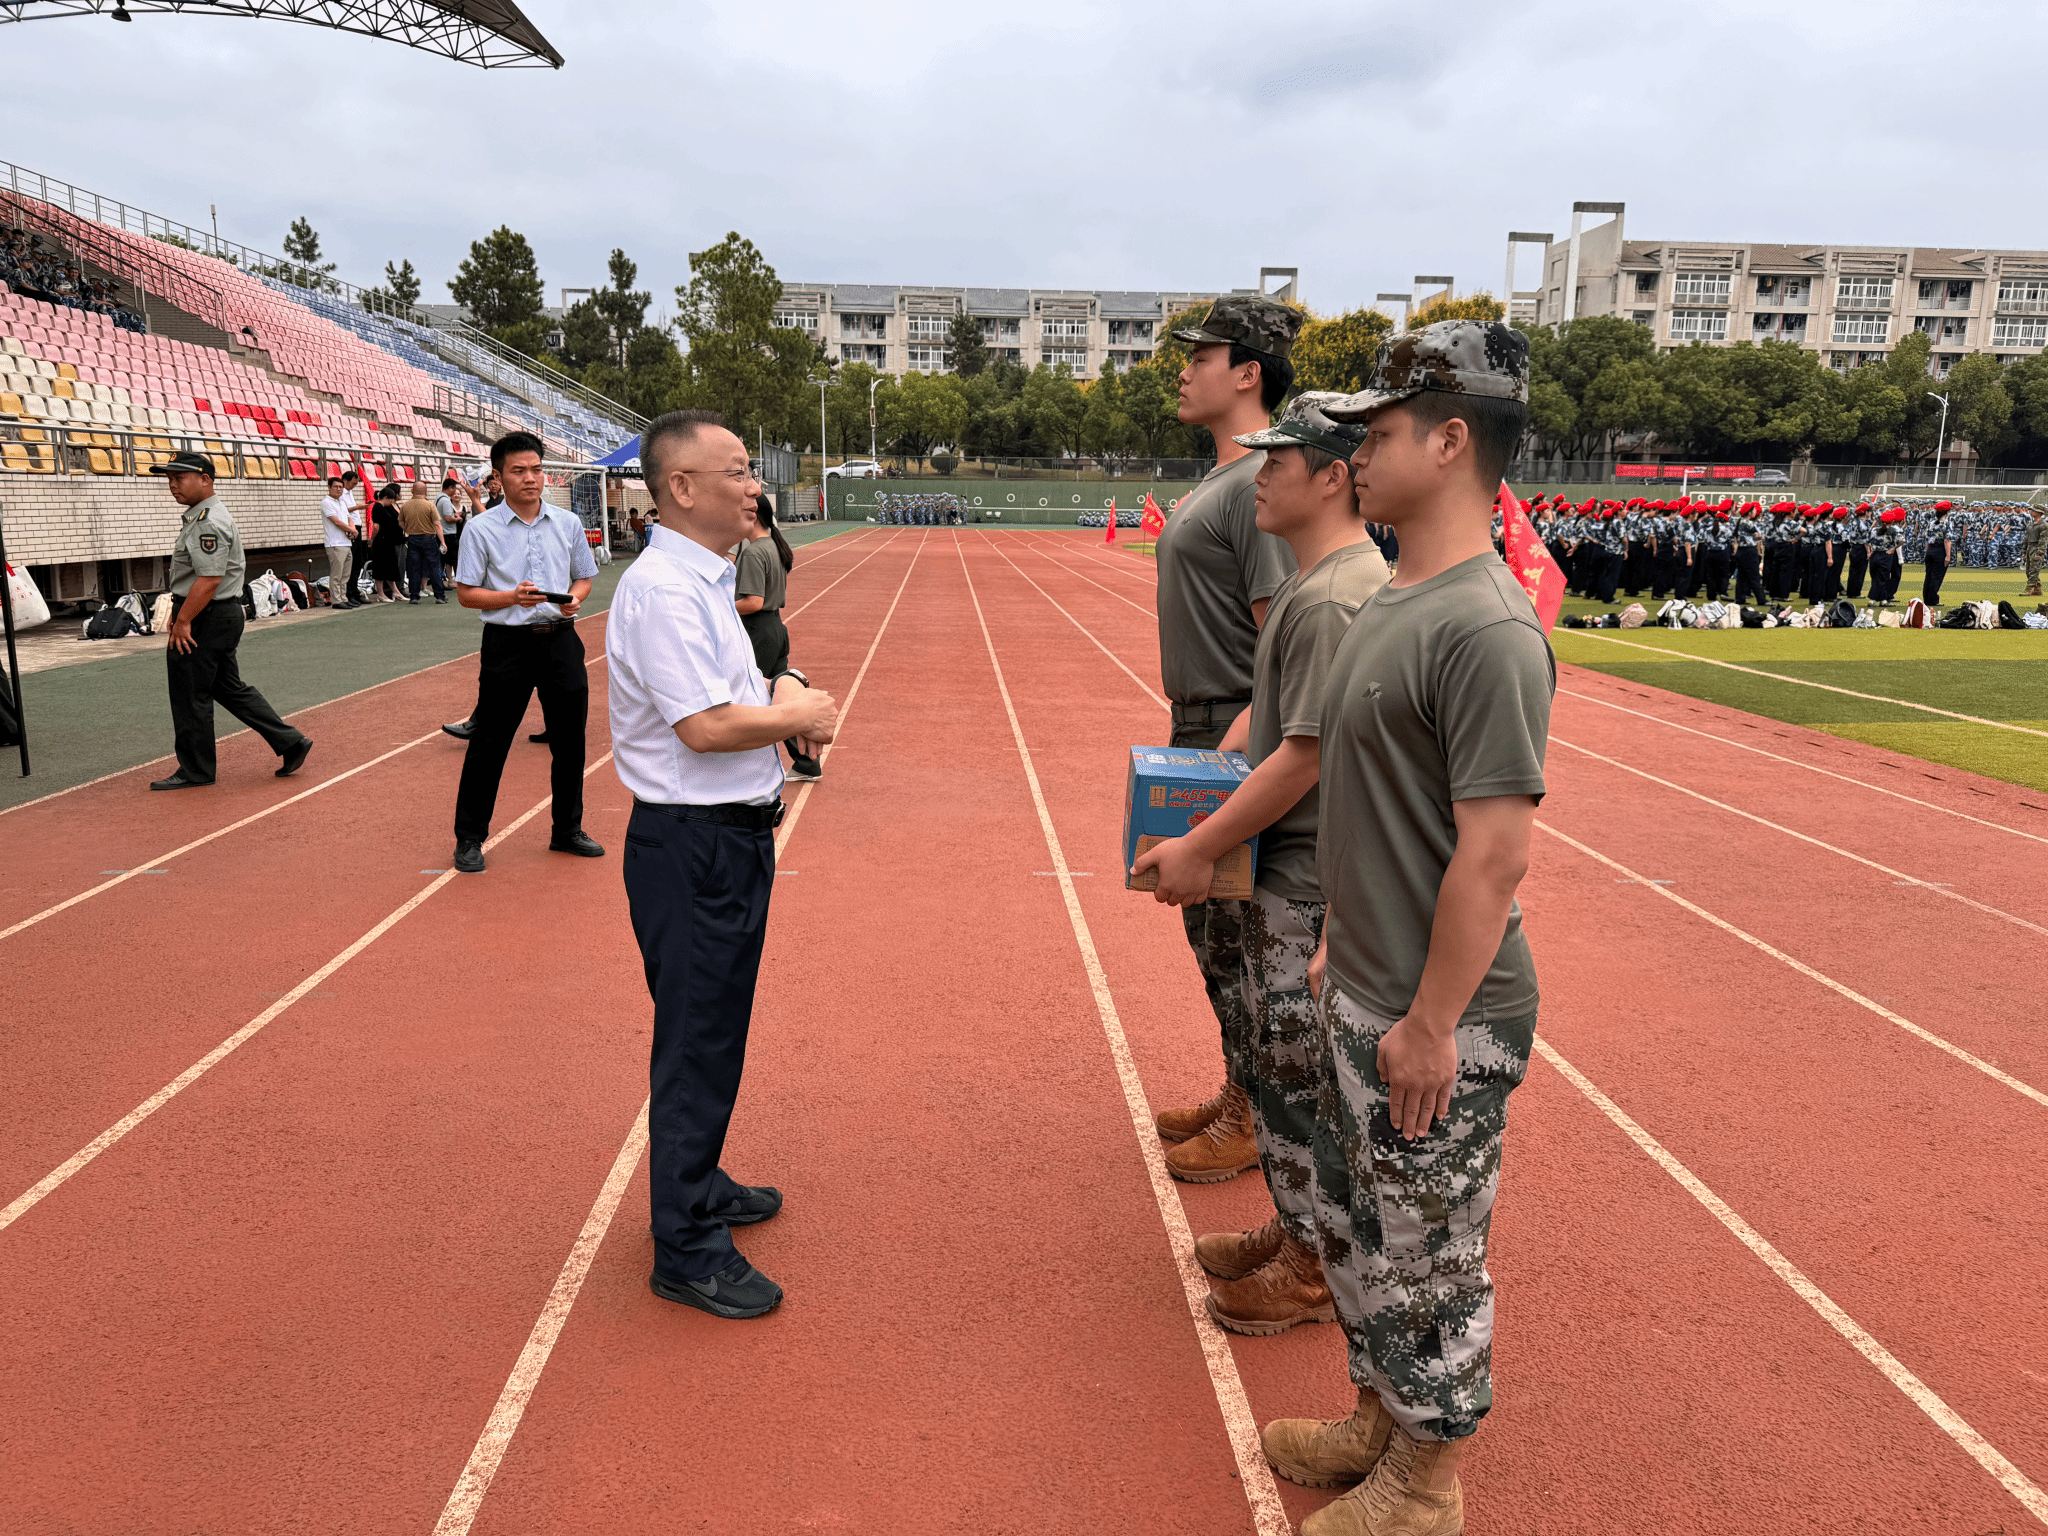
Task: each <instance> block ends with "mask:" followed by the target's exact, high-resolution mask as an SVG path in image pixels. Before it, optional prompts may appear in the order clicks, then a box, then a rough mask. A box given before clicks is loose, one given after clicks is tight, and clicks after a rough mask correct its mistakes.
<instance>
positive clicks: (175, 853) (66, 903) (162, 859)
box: [0, 725, 441, 939]
mask: <svg viewBox="0 0 2048 1536" xmlns="http://www.w3.org/2000/svg"><path fill="white" fill-rule="evenodd" d="M440 734H441V728H440V727H439V726H438V725H437V726H435V727H434V728H433V729H432V730H431V731H428V732H427V733H426V735H424V736H415V737H414V738H413V739H412V740H411V741H408V742H406V743H405V744H404V745H402V746H397V747H393V748H392V749H391V750H390V751H389V752H386V753H385V754H384V755H383V756H382V757H373V758H371V759H370V760H369V761H368V762H366V763H358V764H357V765H356V766H355V767H353V768H350V769H348V770H347V771H346V772H343V773H337V774H336V775H335V776H334V777H333V778H331V779H323V780H322V781H321V782H320V783H318V784H315V785H314V786H313V787H312V788H311V789H304V790H301V791H299V793H297V794H296V795H293V796H292V797H291V798H290V799H288V800H279V801H277V802H276V803H275V804H274V805H266V806H265V807H264V808H263V809H262V810H260V811H257V812H255V813H254V814H252V815H248V816H244V817H243V818H242V819H241V820H240V821H233V822H229V823H228V824H227V825H226V826H224V827H222V828H221V829H220V830H219V831H217V832H209V833H207V834H206V835H205V836H204V837H195V838H194V839H192V841H191V842H189V843H185V844H183V845H181V846H179V847H176V848H173V849H172V850H171V851H170V852H169V853H160V854H158V855H157V856H156V857H155V858H153V859H151V860H150V864H151V865H152V866H158V865H164V864H168V863H170V862H171V860H173V859H175V858H177V857H179V856H180V855H181V854H187V853H190V852H191V851H192V850H193V849H195V848H204V847H205V846H206V845H207V844H208V843H210V842H213V841H215V840H216V839H218V838H223V837H226V836H227V835H228V834H229V833H230V832H239V831H241V830H242V828H244V827H246V826H249V825H250V824H252V823H254V822H258V821H261V820H262V819H263V818H264V817H266V816H272V815H275V814H276V813H277V812H279V811H281V810H283V809H285V807H287V806H292V805H297V804H298V803H299V802H300V801H301V800H306V799H310V798H311V797H312V796H314V795H317V794H319V793H320V791H322V790H323V789H331V788H333V787H334V786H335V785H336V784H339V783H340V782H341V781H342V780H343V779H352V778H354V777H355V776H356V775H357V774H359V773H362V772H363V771H365V770H366V769H370V768H374V767H376V766H377V765H378V764H379V763H385V762H389V761H390V760H391V759H392V758H394V757H396V756H398V754H399V753H401V752H409V751H411V750H412V749H413V748H414V747H416V746H418V745H419V744H420V743H421V742H423V741H432V740H433V739H434V738H435V737H436V736H438V735H440ZM107 873H110V874H112V875H113V876H114V877H115V878H114V879H112V880H102V881H101V882H100V883H99V884H98V885H95V886H93V887H91V888H90V889H89V890H83V891H80V892H79V893H78V894H77V895H76V896H69V897H66V898H65V899H64V900H63V901H60V902H58V903H57V904H56V905H55V906H54V907H45V908H43V910H42V911H40V912H38V913H36V914H35V916H33V917H25V918H23V919H22V920H21V921H20V922H18V923H16V924H15V925H14V926H13V927H11V928H0V939H11V938H13V937H14V936H15V935H16V934H17V933H20V932H21V931H22V930H23V929H24V928H33V927H35V925H36V924H37V923H40V922H43V921H45V920H46V919H48V918H52V917H55V916H56V915H57V914H58V913H59V912H63V911H66V910H68V909H69V908H72V907H75V906H77V905H78V904H79V903H80V902H81V901H90V900H92V898H93V897H95V896H98V895H99V894H101V893H102V892H104V891H111V890H112V889H113V888H114V887H115V886H117V885H125V884H127V883H128V882H129V881H130V880H133V879H134V878H135V877H136V876H137V875H160V874H163V873H165V871H164V870H162V869H161V868H155V867H152V868H149V869H123V870H110V871H107Z"/></svg>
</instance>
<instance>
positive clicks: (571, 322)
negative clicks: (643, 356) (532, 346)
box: [562, 299, 625, 389]
mask: <svg viewBox="0 0 2048 1536" xmlns="http://www.w3.org/2000/svg"><path fill="white" fill-rule="evenodd" d="M624 351H625V349H624V348H623V347H619V346H615V345H614V344H613V341H612V328H611V324H610V322H609V321H607V320H606V319H605V317H604V315H603V313H602V312H601V311H600V310H599V309H598V307H597V305H596V304H594V303H592V302H591V301H590V300H589V299H578V300H577V301H576V302H575V303H574V304H571V305H570V306H569V307H568V309H566V310H564V311H563V313H562V362H563V365H564V366H565V367H569V368H574V369H578V370H581V371H586V372H587V371H588V370H589V369H591V368H592V367H603V368H606V369H608V370H609V371H610V372H612V373H617V374H622V375H623V373H624V369H623V367H622V366H621V365H622V363H623V361H624ZM583 382H584V383H586V384H589V385H590V386H591V388H593V389H595V388H597V385H596V384H595V383H594V382H593V381H592V380H590V379H588V378H586V379H584V381H583Z"/></svg>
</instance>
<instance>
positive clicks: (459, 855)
mask: <svg viewBox="0 0 2048 1536" xmlns="http://www.w3.org/2000/svg"><path fill="white" fill-rule="evenodd" d="M455 867H456V868H457V869H459V870H461V871H462V873H464V874H465V875H480V874H482V873H483V872H484V845H483V844H482V843H480V842H478V841H476V840H475V839H474V838H469V837H465V838H463V839H462V840H461V841H459V842H458V843H456V845H455Z"/></svg>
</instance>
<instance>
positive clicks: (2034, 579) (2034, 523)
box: [2020, 507, 2048, 597]
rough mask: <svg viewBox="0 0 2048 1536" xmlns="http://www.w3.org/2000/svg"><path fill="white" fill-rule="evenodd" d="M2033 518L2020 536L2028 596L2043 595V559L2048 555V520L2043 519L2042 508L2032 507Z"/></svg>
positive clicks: (2021, 563)
mask: <svg viewBox="0 0 2048 1536" xmlns="http://www.w3.org/2000/svg"><path fill="white" fill-rule="evenodd" d="M2027 510H2028V511H2029V512H2030V513H2032V518H2031V520H2030V521H2029V522H2028V523H2027V531H2026V532H2025V533H2024V534H2022V535H2021V536H2020V565H2021V566H2022V567H2023V568H2024V569H2025V571H2026V573H2027V596H2029V597H2039V596H2040V595H2041V561H2042V559H2043V558H2044V557H2048V522H2043V521H2042V519H2041V509H2040V508H2039V507H2030V508H2028V509H2027Z"/></svg>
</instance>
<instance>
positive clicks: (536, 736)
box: [526, 731, 548, 746]
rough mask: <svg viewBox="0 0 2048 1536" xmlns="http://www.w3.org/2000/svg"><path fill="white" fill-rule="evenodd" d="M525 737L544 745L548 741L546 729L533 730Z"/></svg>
mask: <svg viewBox="0 0 2048 1536" xmlns="http://www.w3.org/2000/svg"><path fill="white" fill-rule="evenodd" d="M526 739H527V740H528V741H537V742H539V743H540V744H541V745H542V746H546V745H547V743H548V733H547V732H546V731H535V732H534V733H533V734H532V735H531V736H529V737H527V738H526Z"/></svg>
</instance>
